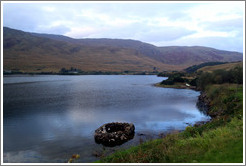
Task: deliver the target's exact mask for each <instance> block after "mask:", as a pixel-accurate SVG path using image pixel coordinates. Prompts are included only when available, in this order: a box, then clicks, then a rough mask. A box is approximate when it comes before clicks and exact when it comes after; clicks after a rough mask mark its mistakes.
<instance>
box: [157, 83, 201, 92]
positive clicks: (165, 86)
mask: <svg viewBox="0 0 246 166" xmlns="http://www.w3.org/2000/svg"><path fill="white" fill-rule="evenodd" d="M153 86H155V87H160V88H173V89H191V90H196V91H198V90H197V88H196V87H195V86H186V85H184V84H174V85H164V84H161V83H160V82H159V83H156V84H153Z"/></svg>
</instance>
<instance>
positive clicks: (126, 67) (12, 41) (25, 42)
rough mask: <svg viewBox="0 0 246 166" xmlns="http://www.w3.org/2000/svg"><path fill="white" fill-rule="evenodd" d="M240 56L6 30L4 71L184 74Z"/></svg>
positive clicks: (212, 51) (118, 40)
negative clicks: (199, 65)
mask: <svg viewBox="0 0 246 166" xmlns="http://www.w3.org/2000/svg"><path fill="white" fill-rule="evenodd" d="M242 60H243V55H242V53H238V52H230V51H222V50H217V49H213V48H208V47H200V46H195V47H179V46H172V47H156V46H154V45H151V44H148V43H143V42H141V41H136V40H123V39H73V38H69V37H66V36H62V35H52V34H38V33H29V32H23V31H20V30H14V29H10V28H7V27H4V28H3V68H4V70H15V71H22V72H58V71H59V70H60V69H61V68H63V67H65V68H70V67H74V68H78V69H81V70H83V71H118V72H121V71H153V70H154V69H157V70H158V71H163V70H182V69H184V68H186V67H188V66H191V65H195V64H200V63H203V62H211V61H220V62H227V61H228V62H233V61H242Z"/></svg>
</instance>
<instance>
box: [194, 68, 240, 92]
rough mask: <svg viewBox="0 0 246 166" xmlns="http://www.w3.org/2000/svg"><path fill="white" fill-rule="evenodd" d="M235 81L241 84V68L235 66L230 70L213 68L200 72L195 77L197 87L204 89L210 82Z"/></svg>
mask: <svg viewBox="0 0 246 166" xmlns="http://www.w3.org/2000/svg"><path fill="white" fill-rule="evenodd" d="M223 83H235V84H243V68H242V67H241V66H236V67H235V68H233V69H231V70H228V71H227V70H221V69H220V70H215V71H214V72H212V73H208V72H202V73H201V74H200V75H198V77H197V81H196V84H197V88H199V89H201V90H204V89H205V87H206V86H207V85H210V84H223Z"/></svg>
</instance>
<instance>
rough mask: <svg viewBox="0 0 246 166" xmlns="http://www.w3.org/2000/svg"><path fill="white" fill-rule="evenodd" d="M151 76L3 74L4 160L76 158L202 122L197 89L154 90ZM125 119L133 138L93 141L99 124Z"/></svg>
mask: <svg viewBox="0 0 246 166" xmlns="http://www.w3.org/2000/svg"><path fill="white" fill-rule="evenodd" d="M163 79H164V78H160V77H156V76H123V75H117V76H111V75H110V76H7V77H4V80H3V83H4V84H3V107H4V108H3V110H4V116H3V117H4V118H3V152H4V153H3V160H4V162H49V163H51V162H67V161H68V159H69V158H70V157H71V156H72V155H73V154H80V156H81V158H80V159H79V160H78V162H91V161H95V160H97V159H98V158H97V155H100V154H101V153H102V152H104V153H109V152H112V151H114V150H117V149H119V148H127V147H129V146H132V145H137V144H139V142H140V138H141V139H151V138H156V137H158V135H159V134H160V133H165V132H167V131H171V130H182V129H184V128H185V127H186V126H187V124H186V123H190V124H194V123H195V122H196V121H201V120H207V119H208V117H206V116H205V115H203V114H202V113H201V112H200V111H199V110H198V109H197V108H196V101H197V97H198V95H199V92H196V91H193V90H185V89H171V88H158V87H154V86H152V84H154V83H157V82H161V81H162V80H163ZM116 121H117V122H131V123H134V125H135V128H136V129H135V132H136V133H135V137H134V139H132V140H130V141H128V142H127V143H125V144H123V145H121V146H116V147H113V148H112V147H111V148H109V147H103V146H102V145H99V144H96V143H95V142H94V136H93V135H94V131H95V129H97V128H98V127H99V126H101V125H102V124H104V123H109V122H116Z"/></svg>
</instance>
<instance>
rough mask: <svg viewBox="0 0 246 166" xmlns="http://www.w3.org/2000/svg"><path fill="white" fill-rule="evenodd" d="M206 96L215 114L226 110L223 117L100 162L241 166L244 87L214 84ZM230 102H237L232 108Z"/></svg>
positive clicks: (115, 154) (123, 151) (208, 89)
mask: <svg viewBox="0 0 246 166" xmlns="http://www.w3.org/2000/svg"><path fill="white" fill-rule="evenodd" d="M206 93H207V94H208V96H209V98H211V99H212V105H211V107H212V108H213V109H214V110H213V111H221V107H222V108H223V111H222V112H221V114H219V116H217V117H216V118H214V119H212V120H211V121H210V122H208V123H206V124H205V125H200V126H196V127H194V126H188V127H186V129H185V131H183V132H180V133H172V134H169V135H167V136H166V137H164V138H162V139H156V140H153V141H149V142H145V143H143V144H141V145H138V146H134V147H132V148H130V149H127V150H122V151H117V152H116V153H114V154H112V155H110V156H107V157H104V158H102V159H101V160H99V161H97V162H102V163H242V162H243V118H242V115H243V107H242V106H243V105H242V102H243V87H242V85H236V84H232V85H228V84H225V85H212V86H209V87H208V88H206ZM229 99H230V100H229ZM231 100H232V101H233V102H234V104H233V105H232V106H230V105H231V104H232V103H231ZM220 106H221V107H220ZM227 109H232V110H233V111H231V110H227Z"/></svg>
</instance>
